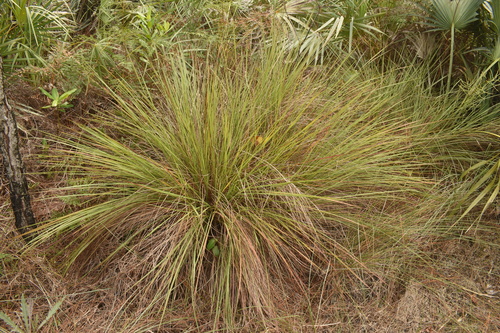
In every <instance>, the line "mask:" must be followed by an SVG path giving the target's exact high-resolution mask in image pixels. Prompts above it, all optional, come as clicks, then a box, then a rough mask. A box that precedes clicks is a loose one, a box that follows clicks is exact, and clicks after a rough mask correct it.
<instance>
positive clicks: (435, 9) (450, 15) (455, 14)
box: [424, 0, 484, 92]
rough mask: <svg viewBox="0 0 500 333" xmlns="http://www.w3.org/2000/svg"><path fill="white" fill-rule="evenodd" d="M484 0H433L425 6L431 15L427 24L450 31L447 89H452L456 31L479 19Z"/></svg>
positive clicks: (427, 19) (436, 29)
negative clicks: (478, 14)
mask: <svg viewBox="0 0 500 333" xmlns="http://www.w3.org/2000/svg"><path fill="white" fill-rule="evenodd" d="M483 2H484V0H456V1H451V0H431V7H430V8H424V9H425V10H426V11H427V14H428V15H429V16H428V17H427V18H426V24H428V25H429V26H431V27H432V28H433V29H432V30H434V31H439V30H443V31H449V32H450V35H451V36H450V38H451V45H450V60H449V65H448V79H447V81H446V91H447V92H449V91H450V89H451V77H452V72H453V58H454V55H455V32H456V31H457V30H461V29H464V28H465V27H467V26H468V25H469V24H470V23H472V22H474V21H475V20H477V11H478V9H479V6H481V4H482V3H483Z"/></svg>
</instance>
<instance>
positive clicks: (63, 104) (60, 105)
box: [39, 88, 77, 111]
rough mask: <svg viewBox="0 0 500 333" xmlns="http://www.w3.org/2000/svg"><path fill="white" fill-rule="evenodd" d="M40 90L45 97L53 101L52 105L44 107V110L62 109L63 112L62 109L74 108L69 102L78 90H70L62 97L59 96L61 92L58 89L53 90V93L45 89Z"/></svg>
mask: <svg viewBox="0 0 500 333" xmlns="http://www.w3.org/2000/svg"><path fill="white" fill-rule="evenodd" d="M39 89H40V91H41V92H42V93H43V94H44V95H45V96H47V97H48V98H49V99H50V100H51V101H52V102H51V103H50V105H46V106H44V107H42V108H43V109H48V108H53V109H60V110H61V111H62V109H67V108H71V107H73V104H69V103H68V101H67V100H68V98H69V97H70V96H71V95H72V94H73V93H74V92H75V91H76V90H77V89H71V90H68V91H66V92H65V93H63V94H62V95H59V91H58V90H57V88H52V90H51V92H48V91H47V90H45V89H43V88H39Z"/></svg>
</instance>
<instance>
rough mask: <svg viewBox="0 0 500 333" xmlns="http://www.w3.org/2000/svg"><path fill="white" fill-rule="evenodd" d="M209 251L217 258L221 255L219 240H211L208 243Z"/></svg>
mask: <svg viewBox="0 0 500 333" xmlns="http://www.w3.org/2000/svg"><path fill="white" fill-rule="evenodd" d="M207 250H208V251H212V254H213V255H214V256H216V257H218V256H219V254H220V249H219V246H218V245H217V239H215V238H210V239H209V240H208V242H207Z"/></svg>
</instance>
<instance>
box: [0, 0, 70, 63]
mask: <svg viewBox="0 0 500 333" xmlns="http://www.w3.org/2000/svg"><path fill="white" fill-rule="evenodd" d="M0 14H1V16H0V55H1V56H3V57H5V60H4V63H5V68H6V69H9V70H14V69H17V68H20V67H22V66H26V65H33V66H40V65H42V66H43V65H44V64H45V63H46V61H45V56H46V54H47V53H48V51H49V50H50V47H51V46H52V45H53V44H54V42H55V41H66V40H67V39H69V36H70V32H71V31H72V28H73V27H74V23H73V21H72V13H71V10H70V8H69V7H68V6H67V3H66V2H65V1H62V0H44V1H42V0H38V1H31V2H30V1H28V0H6V1H2V2H1V3H0Z"/></svg>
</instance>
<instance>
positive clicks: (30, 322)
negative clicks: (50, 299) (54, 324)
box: [0, 294, 66, 333]
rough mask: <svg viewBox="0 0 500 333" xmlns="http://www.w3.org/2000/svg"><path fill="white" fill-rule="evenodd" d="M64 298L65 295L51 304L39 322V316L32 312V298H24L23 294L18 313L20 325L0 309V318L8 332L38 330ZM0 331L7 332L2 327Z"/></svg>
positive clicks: (20, 332) (19, 332)
mask: <svg viewBox="0 0 500 333" xmlns="http://www.w3.org/2000/svg"><path fill="white" fill-rule="evenodd" d="M65 298H66V297H63V298H62V299H60V300H59V301H57V302H56V303H55V304H54V305H52V307H51V308H50V310H49V312H48V313H47V316H46V317H45V319H44V320H43V321H42V322H40V318H39V317H38V316H37V315H34V314H33V308H34V300H33V299H28V300H26V298H25V297H24V294H23V295H21V315H20V317H21V318H22V321H21V326H18V325H17V323H16V322H15V321H14V320H13V319H12V318H10V317H9V316H8V315H7V314H5V313H4V312H2V311H0V320H2V321H4V322H5V323H6V324H7V325H8V326H10V331H9V332H16V333H31V332H40V331H41V329H42V327H44V326H45V325H46V324H47V323H48V322H49V320H50V319H51V318H52V317H53V316H54V315H55V314H56V312H57V310H59V308H60V307H61V305H62V303H63V302H64V299H65ZM0 332H7V331H6V330H4V329H3V328H2V327H0Z"/></svg>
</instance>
